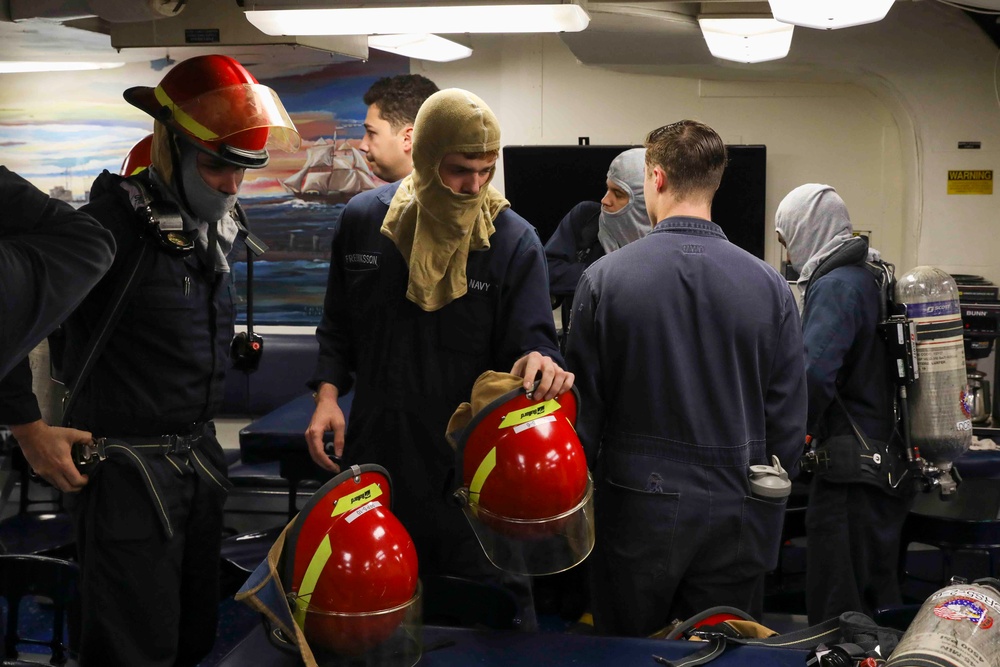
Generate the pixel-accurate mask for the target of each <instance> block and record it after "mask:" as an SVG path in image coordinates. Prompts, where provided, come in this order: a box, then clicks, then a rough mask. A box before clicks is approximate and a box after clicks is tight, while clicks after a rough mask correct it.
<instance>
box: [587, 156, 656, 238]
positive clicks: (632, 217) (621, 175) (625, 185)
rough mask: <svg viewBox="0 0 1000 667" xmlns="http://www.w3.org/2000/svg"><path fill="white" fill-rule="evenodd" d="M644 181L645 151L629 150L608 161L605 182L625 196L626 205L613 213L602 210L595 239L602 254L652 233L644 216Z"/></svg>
mask: <svg viewBox="0 0 1000 667" xmlns="http://www.w3.org/2000/svg"><path fill="white" fill-rule="evenodd" d="M645 178H646V149H645V148H630V149H629V150H627V151H625V152H624V153H621V154H620V155H618V157H616V158H615V159H614V160H612V161H611V166H610V167H609V168H608V180H609V181H611V182H612V183H614V184H615V185H617V186H618V187H620V188H621V189H622V190H624V191H625V192H626V193H628V204H625V206H623V207H622V208H621V209H620V210H618V211H615V212H614V213H608V212H607V211H605V210H604V209H603V208H602V209H601V215H600V218H599V221H598V228H597V238H598V240H600V242H601V247H603V248H604V252H606V253H610V252H613V251H615V250H618V248H621V247H622V246H624V245H628V244H629V243H631V242H632V241H638V240H639V239H641V238H642V237H643V236H645V235H646V234H648V233H649V232H650V230H651V229H652V227H653V225H652V223H650V221H649V214H647V213H646V196H645V195H644V194H643V191H642V183H643V181H644V180H645Z"/></svg>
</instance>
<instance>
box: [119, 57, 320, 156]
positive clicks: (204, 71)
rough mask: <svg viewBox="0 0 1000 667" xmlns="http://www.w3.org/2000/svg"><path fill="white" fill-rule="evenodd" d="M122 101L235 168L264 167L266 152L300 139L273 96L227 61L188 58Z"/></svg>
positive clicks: (286, 147)
mask: <svg viewBox="0 0 1000 667" xmlns="http://www.w3.org/2000/svg"><path fill="white" fill-rule="evenodd" d="M124 96H125V100H126V101H128V103H129V104H132V105H133V106H136V107H138V108H139V109H142V110H143V111H145V112H146V113H148V114H149V115H150V116H152V117H153V118H155V119H156V120H158V121H160V122H161V123H163V124H164V125H166V126H167V127H169V128H170V129H171V130H172V131H173V132H174V133H177V134H179V135H182V136H184V137H186V138H188V139H189V140H190V141H192V142H193V143H194V145H195V146H197V147H198V148H200V149H201V150H203V151H206V152H208V153H211V154H212V155H215V156H217V157H219V158H221V159H222V160H225V161H226V162H228V163H230V164H234V165H236V166H239V167H247V168H251V169H257V168H260V167H264V166H266V165H267V161H268V153H267V150H266V147H268V146H270V147H274V148H278V149H280V150H284V151H288V152H295V151H296V150H298V148H299V143H300V139H299V133H298V131H297V130H296V129H295V125H294V123H292V120H291V118H289V117H288V113H287V112H286V111H285V107H284V106H283V105H282V104H281V100H280V99H278V95H277V94H276V93H275V92H274V91H273V90H271V89H270V88H268V87H267V86H264V85H261V84H260V83H257V79H255V78H254V77H253V75H252V74H250V72H248V71H247V70H246V68H245V67H243V65H241V64H240V63H238V62H237V61H235V60H233V59H232V58H230V57H228V56H222V55H208V56H197V57H195V58H190V59H188V60H185V61H183V62H180V63H178V64H177V65H175V66H174V68H173V69H171V70H170V71H169V72H168V73H167V75H166V76H164V77H163V79H162V80H161V81H160V83H159V85H157V86H156V88H150V87H148V86H137V87H135V88H129V89H128V90H126V91H125V93H124Z"/></svg>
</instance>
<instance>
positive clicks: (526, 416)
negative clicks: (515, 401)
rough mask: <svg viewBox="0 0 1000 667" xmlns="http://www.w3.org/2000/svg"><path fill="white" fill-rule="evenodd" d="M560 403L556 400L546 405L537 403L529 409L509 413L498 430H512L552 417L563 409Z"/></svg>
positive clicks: (549, 401) (547, 402)
mask: <svg viewBox="0 0 1000 667" xmlns="http://www.w3.org/2000/svg"><path fill="white" fill-rule="evenodd" d="M561 407H562V406H561V405H559V401H557V400H556V399H554V398H553V399H550V400H548V401H545V402H544V403H536V404H535V405H532V406H530V407H527V408H521V409H520V410H515V411H514V412H508V413H507V414H506V415H504V418H503V421H501V422H500V426H498V427H497V428H510V427H511V426H517V425H518V424H523V423H525V422H530V421H531V420H532V419H538V418H539V417H544V416H545V415H551V414H552V413H553V412H555V411H556V410H558V409H559V408H561Z"/></svg>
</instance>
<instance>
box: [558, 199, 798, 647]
mask: <svg viewBox="0 0 1000 667" xmlns="http://www.w3.org/2000/svg"><path fill="white" fill-rule="evenodd" d="M567 362H568V364H569V369H570V370H571V371H574V372H575V373H576V386H577V387H579V389H580V394H581V405H582V406H583V407H582V408H581V412H580V418H579V421H578V423H577V431H578V432H579V435H580V440H581V442H582V443H583V445H584V448H585V450H586V451H587V456H588V460H589V461H590V462H591V464H592V465H594V467H595V468H596V469H595V478H596V487H597V488H596V492H595V501H594V502H595V527H596V531H597V542H596V545H595V548H594V553H593V554H592V555H591V571H592V574H593V577H592V580H591V594H592V607H593V612H594V623H595V627H596V629H597V631H598V632H600V633H603V634H614V635H632V636H644V635H648V634H650V633H652V632H655V631H657V630H659V629H662V628H663V627H665V626H666V625H668V624H669V623H671V622H672V621H674V620H675V619H684V618H687V617H689V616H691V615H693V614H695V613H698V612H700V611H702V610H704V609H706V608H708V607H712V606H716V605H728V606H733V607H737V608H741V609H747V610H750V611H751V612H753V611H754V610H753V609H752V607H753V604H754V600H755V596H756V594H757V593H758V587H759V586H760V584H761V583H762V579H763V575H764V573H765V572H767V571H768V570H770V569H773V567H774V566H775V565H776V561H777V555H778V548H779V541H780V534H781V528H782V521H783V518H784V513H785V501H784V500H779V501H775V500H771V499H766V498H759V497H755V496H753V495H751V493H750V485H749V481H748V472H749V470H748V468H749V466H750V465H755V464H765V463H770V457H771V456H772V455H777V457H778V458H779V460H780V461H781V464H782V466H784V467H785V469H786V470H788V471H789V472H790V473H793V472H794V471H795V469H796V466H797V462H798V458H799V456H800V454H801V452H802V445H803V441H804V438H805V417H806V392H805V374H804V371H803V355H802V332H801V328H800V323H799V314H798V309H797V307H796V304H795V299H794V298H793V296H792V294H791V291H790V290H789V289H788V285H787V284H786V282H785V281H784V280H783V279H782V278H781V276H779V275H778V273H777V272H776V271H775V270H774V269H772V268H771V267H770V266H768V265H767V264H765V263H764V262H763V261H761V260H759V259H757V258H755V257H753V256H751V255H750V254H749V253H747V252H746V251H744V250H741V249H740V248H738V247H737V246H735V245H733V244H732V243H730V242H729V241H728V240H727V239H726V237H725V235H724V234H723V232H722V230H721V229H720V228H719V227H718V225H716V224H714V223H712V222H710V221H708V220H703V219H698V218H686V217H672V218H667V219H665V220H662V221H660V223H659V224H658V225H657V226H656V227H655V228H654V230H653V231H652V233H650V234H649V235H648V236H646V237H645V238H643V239H640V240H639V241H636V242H634V243H630V244H629V245H627V246H625V247H624V248H621V249H619V250H617V251H615V252H614V253H611V254H610V255H608V256H606V257H604V258H602V259H601V260H599V261H597V262H595V263H594V264H592V265H591V266H590V268H588V269H587V270H586V271H585V272H584V274H583V278H582V279H581V280H580V284H579V286H578V287H577V291H576V298H575V301H574V305H573V324H572V327H571V329H570V335H569V342H568V347H567Z"/></svg>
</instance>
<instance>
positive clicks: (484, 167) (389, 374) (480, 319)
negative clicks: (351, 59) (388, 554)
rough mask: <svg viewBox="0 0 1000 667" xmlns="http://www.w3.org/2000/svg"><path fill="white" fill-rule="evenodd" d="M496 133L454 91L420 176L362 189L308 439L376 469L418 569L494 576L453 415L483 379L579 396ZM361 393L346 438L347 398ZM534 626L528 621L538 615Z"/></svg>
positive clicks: (328, 326) (436, 123)
mask: <svg viewBox="0 0 1000 667" xmlns="http://www.w3.org/2000/svg"><path fill="white" fill-rule="evenodd" d="M499 148H500V126H499V123H498V121H497V119H496V117H495V116H494V115H493V112H492V111H491V110H490V108H489V107H488V106H487V105H486V103H485V102H483V101H482V100H481V99H479V98H478V97H476V96H475V95H473V94H472V93H470V92H468V91H465V90H460V89H448V90H443V91H440V92H438V93H435V94H434V95H432V96H431V97H430V98H428V99H427V101H426V102H425V103H424V105H423V106H422V107H421V109H420V112H419V114H418V115H417V119H416V123H415V125H414V132H413V165H414V169H413V172H412V173H411V174H410V175H409V176H407V177H406V178H404V179H403V180H402V181H401V182H399V183H393V184H390V185H386V186H383V187H381V188H378V189H375V190H371V191H368V192H364V193H362V194H360V195H357V196H356V197H354V198H353V199H352V200H351V201H350V203H348V205H347V208H346V209H344V215H343V218H342V222H341V228H340V232H339V233H338V235H337V236H336V238H335V239H334V242H333V251H332V257H331V262H330V275H329V281H328V283H327V292H326V299H325V302H324V308H323V318H322V321H321V323H320V326H319V328H318V329H317V332H316V336H317V338H318V339H319V345H320V353H319V360H318V363H317V368H316V373H315V375H314V377H313V379H312V380H311V382H310V386H312V387H313V388H314V389H315V390H316V410H315V412H314V413H313V416H312V420H311V422H310V424H309V428H308V430H307V431H306V439H307V441H308V443H309V453H310V455H311V456H312V459H313V460H314V461H315V462H316V463H317V464H318V465H319V466H320V467H322V468H323V469H325V470H329V471H331V472H336V471H338V470H339V469H340V466H338V465H337V464H336V463H334V462H333V461H331V459H330V458H329V457H328V456H327V452H326V451H325V449H324V445H325V442H324V441H325V438H324V433H325V432H330V431H332V432H333V437H332V440H331V442H332V445H333V452H334V453H335V454H336V455H337V456H341V455H342V456H343V461H344V463H345V464H347V465H350V464H354V463H378V464H380V465H382V466H384V467H385V468H386V469H387V470H388V471H389V473H390V474H391V475H392V481H393V492H394V499H393V506H392V509H393V513H394V514H396V516H397V517H399V519H400V521H402V523H403V525H404V526H405V527H406V529H407V530H408V531H409V533H410V535H411V536H412V538H413V541H414V544H415V545H416V548H417V555H418V557H419V559H420V571H421V574H454V575H463V576H470V577H475V578H483V577H487V578H489V577H495V576H496V575H497V571H496V570H495V569H494V568H493V567H492V565H490V563H489V561H488V560H487V559H486V557H485V555H484V554H483V552H482V549H481V548H480V547H479V544H478V542H477V540H476V538H475V535H474V533H473V532H472V529H471V528H470V527H469V525H468V523H467V522H466V520H465V517H464V515H463V513H462V511H461V510H460V509H458V508H457V507H455V506H453V505H452V504H451V503H449V502H447V500H446V497H447V492H448V491H449V490H450V489H449V484H450V483H451V476H452V474H453V468H454V465H455V453H454V451H453V450H452V449H451V447H450V446H449V445H448V443H447V441H446V439H445V431H446V429H447V425H448V421H449V419H450V418H451V415H452V413H453V412H454V411H455V409H456V408H457V407H458V406H459V404H461V403H462V402H463V401H467V400H469V396H470V395H471V392H472V386H473V383H474V382H475V380H476V378H477V377H479V375H480V374H482V373H483V372H484V371H487V370H498V369H499V370H504V371H506V370H508V369H509V370H510V372H511V373H513V374H515V375H518V376H520V377H523V378H524V386H525V388H528V389H530V388H532V385H533V383H534V381H535V380H536V377H537V379H538V380H539V385H538V387H537V389H535V392H534V396H535V398H536V399H539V400H548V399H550V398H554V397H555V396H557V395H558V394H561V393H563V392H565V391H568V390H569V389H570V387H571V386H572V384H573V375H572V374H571V373H567V372H566V371H564V370H563V369H562V368H560V365H559V364H561V362H562V359H561V356H560V354H559V350H558V347H557V343H556V336H555V326H554V323H553V320H552V313H551V308H550V305H549V297H548V280H547V276H546V271H545V257H544V253H543V250H542V244H541V242H540V241H539V239H538V235H537V234H536V232H535V230H534V228H533V227H531V225H529V224H528V223H527V222H526V221H525V220H524V219H523V218H521V217H520V216H518V215H517V214H516V213H514V212H513V211H512V210H510V208H509V204H508V202H507V201H506V200H505V199H504V198H503V197H502V196H501V195H500V193H499V192H497V190H496V189H495V188H493V187H491V186H490V181H492V180H493V175H494V172H495V169H496V160H497V157H498V153H499ZM352 388H353V389H354V399H353V403H352V406H351V415H350V423H349V424H347V428H346V438H345V420H344V415H343V413H342V412H341V410H340V408H339V407H338V405H337V397H338V396H341V395H343V394H345V393H346V392H348V391H350V390H351V389H352ZM529 622H530V621H529Z"/></svg>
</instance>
